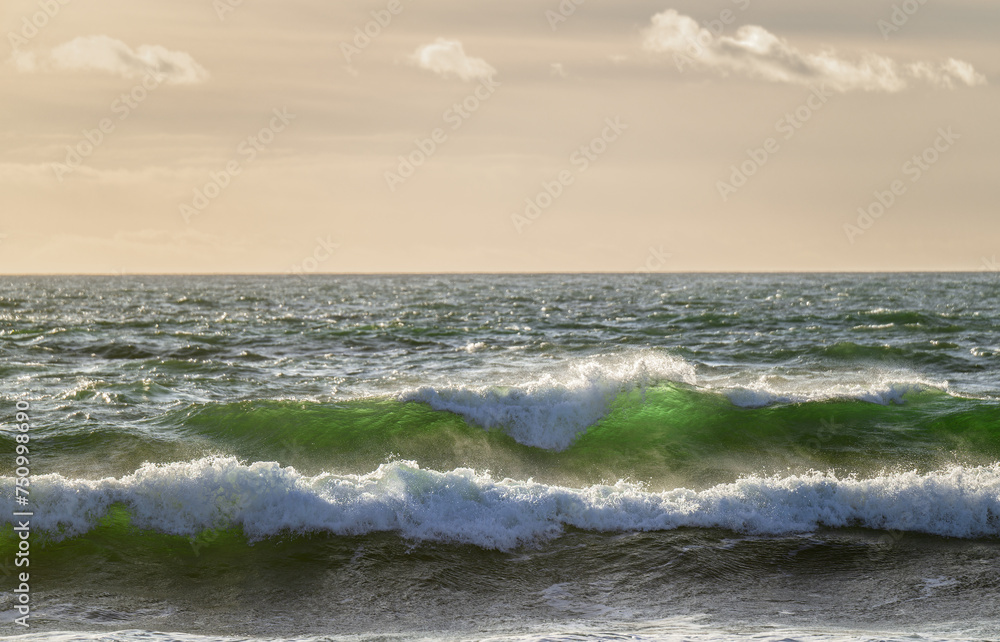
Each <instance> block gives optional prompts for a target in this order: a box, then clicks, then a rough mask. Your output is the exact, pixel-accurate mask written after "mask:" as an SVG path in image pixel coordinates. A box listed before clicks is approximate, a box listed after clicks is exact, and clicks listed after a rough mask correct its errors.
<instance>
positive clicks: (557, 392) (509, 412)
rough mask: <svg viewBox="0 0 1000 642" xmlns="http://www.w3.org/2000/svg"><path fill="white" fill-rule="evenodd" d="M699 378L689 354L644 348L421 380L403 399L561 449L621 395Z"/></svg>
mask: <svg viewBox="0 0 1000 642" xmlns="http://www.w3.org/2000/svg"><path fill="white" fill-rule="evenodd" d="M695 381H696V377H695V368H694V366H693V365H691V364H690V363H688V362H687V361H685V360H684V359H681V358H679V357H674V356H671V355H667V354H662V353H654V352H643V353H640V354H638V355H630V356H619V357H615V356H610V355H609V356H605V357H601V358H595V359H586V360H578V361H574V362H571V363H570V364H569V365H568V367H567V368H566V369H565V370H564V371H562V372H559V373H557V374H552V373H546V374H543V375H541V376H540V377H538V378H537V379H532V380H528V381H524V382H517V383H509V384H499V385H479V386H466V385H456V386H438V387H435V386H422V387H419V388H415V389H411V390H407V391H404V392H402V393H400V394H399V396H398V399H399V400H400V401H403V402H421V403H426V404H427V405H429V406H430V407H431V408H433V409H435V410H443V411H447V412H452V413H454V414H457V415H460V416H461V417H463V418H464V419H466V420H467V421H469V422H470V423H473V424H475V425H477V426H480V427H482V428H485V429H487V430H489V429H493V428H500V429H503V430H504V431H505V432H506V433H507V434H508V435H510V436H511V437H513V438H514V439H515V440H517V441H518V442H519V443H521V444H524V445H525V446H534V447H537V448H545V449H548V450H556V451H560V450H565V449H566V448H569V447H570V446H571V445H572V444H573V441H574V440H575V439H576V438H577V437H578V436H579V435H580V434H581V433H583V432H585V431H586V430H587V428H589V427H590V426H593V425H594V424H596V423H597V422H599V421H600V420H601V419H603V418H604V417H605V416H606V415H607V413H608V412H609V410H610V408H611V404H612V403H613V402H614V401H615V399H617V398H618V397H619V396H620V395H622V394H626V393H629V392H631V391H633V390H637V389H642V388H645V387H646V386H650V385H653V384H656V383H658V382H682V383H687V384H691V385H693V384H694V383H695Z"/></svg>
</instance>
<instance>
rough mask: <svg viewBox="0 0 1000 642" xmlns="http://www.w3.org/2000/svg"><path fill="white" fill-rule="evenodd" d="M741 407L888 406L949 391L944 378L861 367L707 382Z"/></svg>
mask: <svg viewBox="0 0 1000 642" xmlns="http://www.w3.org/2000/svg"><path fill="white" fill-rule="evenodd" d="M709 387H710V388H711V389H715V390H718V391H720V392H722V393H723V394H724V395H725V396H726V397H727V398H728V399H729V400H730V401H731V402H732V403H733V404H734V405H736V406H740V407H741V408H763V407H765V406H771V405H775V404H790V403H808V402H820V401H830V400H833V399H843V400H853V401H864V402H867V403H874V404H879V405H882V406H888V405H890V404H894V403H896V404H898V403H903V402H904V400H905V397H906V396H907V395H910V394H916V393H921V392H927V391H940V392H948V382H947V381H932V380H930V379H927V378H924V377H920V376H916V375H913V374H910V373H905V372H879V371H860V372H856V373H850V374H846V373H837V374H836V375H834V376H826V377H822V378H819V377H805V376H801V375H800V376H799V377H793V378H791V379H789V380H785V379H782V378H781V377H777V376H773V375H760V376H758V378H757V380H756V381H752V382H740V381H738V380H737V381H724V382H720V383H715V384H710V385H709Z"/></svg>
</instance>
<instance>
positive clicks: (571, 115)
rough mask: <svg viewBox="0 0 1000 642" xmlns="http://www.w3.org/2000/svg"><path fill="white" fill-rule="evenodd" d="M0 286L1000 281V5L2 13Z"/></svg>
mask: <svg viewBox="0 0 1000 642" xmlns="http://www.w3.org/2000/svg"><path fill="white" fill-rule="evenodd" d="M0 29H2V30H3V33H4V34H5V35H6V36H5V38H4V40H3V42H0V61H2V62H0V86H2V87H3V91H2V93H0V114H2V121H0V272H2V273H5V274H49V273H63V274H65V273H72V274H76V273H80V274H90V273H94V274H143V273H398V272H642V271H650V272H692V271H694V272H748V271H895V270H928V271H931V270H969V271H977V270H1000V264H998V262H997V258H998V256H1000V217H998V216H997V214H998V205H997V204H998V203H1000V162H998V153H1000V125H998V119H997V114H1000V91H998V87H1000V39H998V38H997V34H998V33H1000V4H998V3H997V2H996V1H995V0H906V1H905V2H903V1H900V0H891V1H882V0H844V1H842V2H837V3H832V2H815V1H808V0H700V1H694V0H678V1H674V2H668V1H662V0H658V1H647V0H614V1H613V0H562V1H561V2H560V1H559V0H419V1H417V0H336V1H330V0H282V1H281V2H278V1H277V0H172V1H171V2H136V1H135V0H86V1H85V0H4V2H3V5H2V8H0Z"/></svg>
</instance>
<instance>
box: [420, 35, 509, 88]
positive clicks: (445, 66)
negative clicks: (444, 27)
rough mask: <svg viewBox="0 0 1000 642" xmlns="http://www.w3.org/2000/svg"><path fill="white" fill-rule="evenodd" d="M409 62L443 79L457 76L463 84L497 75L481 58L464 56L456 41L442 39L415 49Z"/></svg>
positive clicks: (463, 49)
mask: <svg viewBox="0 0 1000 642" xmlns="http://www.w3.org/2000/svg"><path fill="white" fill-rule="evenodd" d="M409 61H410V64H413V65H416V66H417V67H420V68H421V69H426V70H427V71H431V72H434V73H435V74H437V75H439V76H441V77H443V78H448V77H449V76H457V77H458V78H460V79H462V80H463V81H465V82H469V81H471V80H480V79H485V78H489V77H491V76H493V75H494V74H495V73H497V70H496V69H494V68H493V67H491V66H490V65H489V63H487V62H486V61H485V60H483V59H482V58H473V57H471V56H468V55H466V53H465V48H464V47H463V46H462V43H461V42H459V41H458V40H446V39H444V38H438V39H437V40H435V41H434V42H432V43H430V44H429V45H423V46H420V47H417V50H416V52H414V53H413V55H412V56H410V58H409Z"/></svg>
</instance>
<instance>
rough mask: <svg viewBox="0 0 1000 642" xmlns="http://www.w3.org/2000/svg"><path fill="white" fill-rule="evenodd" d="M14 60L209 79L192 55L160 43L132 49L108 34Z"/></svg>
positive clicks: (187, 80) (25, 67)
mask: <svg viewBox="0 0 1000 642" xmlns="http://www.w3.org/2000/svg"><path fill="white" fill-rule="evenodd" d="M12 62H13V63H14V66H15V67H16V68H17V70H18V71H20V72H22V73H32V72H38V71H102V72H105V73H110V74H115V75H118V76H122V77H123V78H142V77H144V76H147V75H152V76H154V77H155V78H157V79H158V80H159V81H161V82H167V83H171V84H177V85H182V84H194V83H200V82H204V81H205V80H207V79H208V72H207V71H206V70H205V68H204V67H202V66H201V65H199V64H198V63H197V62H195V60H194V58H192V57H191V55H190V54H187V53H184V52H183V51H170V50H169V49H166V48H164V47H161V46H159V45H140V46H139V47H137V48H136V49H132V48H131V47H129V46H128V45H127V44H125V43H124V42H122V41H121V40H116V39H114V38H110V37H108V36H81V37H79V38H75V39H74V40H70V41H69V42H66V43H63V44H61V45H59V46H58V47H55V48H54V49H52V50H51V51H49V52H47V53H42V54H37V53H34V52H24V51H15V52H14V55H13V57H12Z"/></svg>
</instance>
